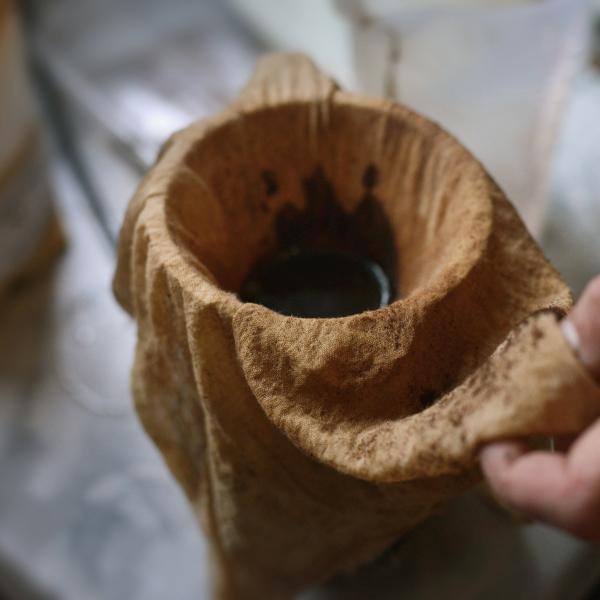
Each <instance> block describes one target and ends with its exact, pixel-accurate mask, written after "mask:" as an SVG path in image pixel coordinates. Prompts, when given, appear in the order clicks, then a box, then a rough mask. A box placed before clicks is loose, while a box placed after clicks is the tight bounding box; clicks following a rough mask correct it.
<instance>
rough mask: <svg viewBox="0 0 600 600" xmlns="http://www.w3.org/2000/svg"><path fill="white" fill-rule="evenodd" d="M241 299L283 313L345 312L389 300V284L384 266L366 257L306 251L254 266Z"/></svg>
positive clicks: (325, 314)
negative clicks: (382, 267)
mask: <svg viewBox="0 0 600 600" xmlns="http://www.w3.org/2000/svg"><path fill="white" fill-rule="evenodd" d="M240 298H241V299H242V300H243V301H244V302H254V303H256V304H262V305H263V306H266V307H268V308H270V309H272V310H274V311H276V312H278V313H281V314H283V315H294V316H297V317H320V318H327V317H344V316H347V315H352V314H356V313H360V312H363V311H365V310H373V309H376V308H381V307H382V306H385V305H386V304H388V303H389V301H390V284H389V281H388V279H387V277H386V275H385V273H384V272H383V270H382V269H381V267H380V266H379V265H378V264H377V263H375V262H373V261H372V260H369V259H367V258H364V257H362V256H359V255H356V254H351V253H347V252H333V251H303V252H300V253H298V254H288V255H283V256H281V257H278V258H276V259H274V260H273V261H271V262H269V263H267V264H264V265H261V266H260V267H258V268H257V269H255V270H254V271H253V272H252V273H251V274H250V276H249V277H248V279H247V280H246V282H245V284H244V286H243V287H242V290H241V292H240Z"/></svg>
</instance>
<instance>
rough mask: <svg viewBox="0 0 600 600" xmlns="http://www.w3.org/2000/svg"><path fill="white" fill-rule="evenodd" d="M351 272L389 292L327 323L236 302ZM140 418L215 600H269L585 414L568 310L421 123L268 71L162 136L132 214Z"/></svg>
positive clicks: (368, 547)
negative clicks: (179, 502)
mask: <svg viewBox="0 0 600 600" xmlns="http://www.w3.org/2000/svg"><path fill="white" fill-rule="evenodd" d="M304 247H307V248H332V247H333V248H338V249H342V250H344V249H349V248H351V249H353V250H354V251H359V252H362V253H364V254H365V255H367V256H369V257H370V258H372V259H374V260H376V261H377V262H379V264H381V265H382V267H383V268H384V269H385V270H386V272H387V274H388V276H389V277H390V278H391V280H392V281H393V283H394V285H395V289H396V292H397V299H396V300H395V301H394V302H393V303H392V304H391V305H390V306H388V307H385V308H383V309H379V310H376V311H369V312H365V313H361V314H358V315H353V316H350V317H344V318H338V319H300V318H296V317H285V316H282V315H278V314H276V313H274V312H272V311H270V310H268V309H266V308H264V307H261V306H258V305H256V304H244V303H242V302H240V301H239V299H238V298H237V296H236V292H237V291H238V290H239V289H240V286H241V285H242V283H243V281H244V278H245V277H246V275H247V274H248V272H249V271H250V269H251V268H252V267H253V265H254V264H256V262H257V261H260V260H262V259H263V258H265V257H268V256H270V255H272V254H273V253H275V252H278V251H280V250H282V249H289V248H304ZM114 288H115V293H116V295H117V298H118V299H119V301H120V303H121V304H122V305H123V306H124V307H125V308H126V309H127V310H128V311H129V312H130V313H131V314H132V315H133V316H134V317H135V319H136V321H137V324H138V344H137V351H136V358H135V364H134V370H133V391H134V396H135V402H136V407H137V410H138V413H139V415H140V418H141V421H142V423H143V424H144V427H145V428H146V430H147V431H148V433H149V435H150V436H151V437H152V438H153V440H154V441H155V443H156V444H157V445H158V447H159V448H160V450H161V452H162V453H163V455H164V457H165V460H166V461H167V463H168V465H169V466H170V468H171V470H172V471H173V473H174V475H175V476H176V477H177V479H178V480H179V481H180V483H181V484H182V486H183V488H184V489H185V491H186V493H187V495H188V497H189V499H190V502H191V503H192V505H193V507H194V509H195V511H196V513H197V515H198V518H199V520H200V522H201V523H202V525H203V527H204V529H205V531H206V533H207V535H208V537H209V538H210V540H211V543H212V548H213V559H214V566H215V589H216V594H217V596H218V597H221V598H258V597H269V598H284V597H289V596H291V595H293V594H294V593H295V592H297V591H299V590H301V589H303V588H305V587H306V586H308V585H310V584H314V583H316V582H319V581H322V580H324V579H326V578H328V577H330V576H331V575H333V574H336V573H340V572H343V571H348V570H350V569H353V568H355V567H356V566H357V565H359V564H361V563H364V562H365V561H369V560H371V559H373V558H375V557H377V556H378V555H379V554H380V553H381V552H383V551H384V550H385V549H386V548H387V547H388V546H389V545H390V544H392V543H393V542H394V541H395V540H396V539H397V538H398V537H399V536H401V535H402V533H404V532H405V531H407V530H408V529H410V528H411V527H413V526H414V525H415V524H417V523H418V522H419V521H421V520H423V519H424V518H426V517H427V516H428V515H429V514H430V513H431V512H432V511H433V510H434V509H435V508H436V507H437V506H439V505H440V503H442V502H443V501H444V500H446V499H448V498H450V497H452V496H455V495H457V494H459V493H461V492H462V491H463V490H465V489H467V488H468V487H469V486H470V485H472V484H473V483H474V482H475V481H477V479H478V477H479V475H478V467H477V460H476V449H477V447H478V446H479V445H480V444H481V443H482V442H484V441H486V440H491V439H498V438H502V437H507V436H513V435H523V436H527V435H533V434H545V435H551V434H559V433H567V432H575V431H579V430H581V429H582V428H583V427H585V426H586V425H587V424H588V423H589V422H590V421H591V420H593V419H594V418H596V417H597V416H598V415H600V391H599V390H598V389H597V388H596V387H595V386H594V384H593V382H592V381H591V379H590V378H589V377H588V376H587V374H586V373H585V372H584V370H583V369H582V368H581V367H580V366H579V364H578V363H577V361H576V359H575V358H574V356H573V355H572V353H571V351H570V349H569V348H568V346H567V344H566V342H565V341H564V339H563V338H562V337H561V333H560V330H559V327H558V324H557V317H560V316H561V315H563V314H564V313H565V312H566V311H567V310H568V308H569V307H570V302H571V300H570V295H569V292H568V290H567V288H566V286H565V285H564V283H563V282H562V281H561V279H560V277H559V275H558V274H557V273H556V271H555V270H554V269H553V268H552V266H551V265H550V264H549V263H548V262H547V261H546V259H545V258H544V257H543V255H542V253H541V251H540V250H539V248H538V247H537V245H536V244H535V242H534V241H533V239H532V238H531V237H530V235H529V234H528V233H527V231H526V229H525V227H524V226H523V224H522V223H521V221H520V219H519V217H518V215H517V214H516V212H515V211H514V209H513V208H512V207H511V205H510V204H509V202H508V201H507V200H506V198H505V197H504V195H503V194H502V192H501V191H500V190H499V189H498V187H497V186H496V185H495V183H494V182H493V181H492V180H491V179H490V177H489V176H488V175H487V174H486V173H485V171H484V170H483V168H482V167H481V165H480V164H479V163H478V162H477V161H476V160H475V159H474V158H473V157H472V156H471V155H470V154H469V153H468V152H467V151H466V150H465V149H464V148H463V147H462V146H461V145H460V144H459V143H458V142H457V141H456V140H454V139H453V138H452V137H450V136H449V135H448V134H447V133H445V132H444V131H443V130H441V129H440V128H439V127H437V126H436V125H435V124H433V123H431V122H429V121H427V120H425V119H423V118H422V117H420V116H418V115H416V114H415V113H413V112H411V111H409V110H407V109H405V108H403V107H401V106H398V105H396V104H393V103H390V102H387V101H383V100H373V99H367V98H361V97H357V96H354V95H350V94H347V93H345V92H343V91H341V90H339V89H338V88H337V86H336V85H335V83H334V82H332V81H331V80H329V79H328V78H327V77H325V76H323V75H322V74H321V73H319V72H318V71H317V70H316V69H315V68H314V66H313V65H312V64H311V63H310V62H309V61H307V60H306V59H304V58H302V57H299V56H274V57H267V58H266V59H264V60H263V61H262V63H260V64H259V66H258V68H257V71H256V74H255V76H254V78H253V80H252V81H251V82H250V84H249V85H248V86H247V87H246V89H245V90H244V91H243V92H242V94H241V95H240V98H239V100H238V101H237V102H236V103H234V104H233V105H232V106H231V107H229V109H227V110H225V111H224V112H223V113H221V114H219V115H217V116H215V117H214V118H212V119H209V120H206V121H202V122H199V123H195V124H193V125H192V126H190V127H189V128H187V129H185V130H183V131H181V132H179V133H177V134H175V135H174V136H173V137H172V138H171V140H170V141H169V142H168V143H167V144H166V145H165V147H164V148H163V151H162V153H161V156H160V157H159V159H158V161H157V163H156V165H155V166H154V168H153V169H152V170H151V171H150V172H149V173H148V175H147V176H146V177H145V179H144V180H143V181H142V183H141V185H140V187H139V189H138V192H137V193H136V195H135V197H134V199H133V200H132V202H131V204H130V207H129V210H128V213H127V216H126V219H125V223H124V226H123V229H122V232H121V238H120V246H119V257H118V268H117V273H116V276H115V282H114Z"/></svg>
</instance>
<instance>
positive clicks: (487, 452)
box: [479, 440, 527, 475]
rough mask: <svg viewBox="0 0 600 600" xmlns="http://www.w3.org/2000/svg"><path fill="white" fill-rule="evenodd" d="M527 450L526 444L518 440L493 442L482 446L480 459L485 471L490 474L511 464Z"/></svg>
mask: <svg viewBox="0 0 600 600" xmlns="http://www.w3.org/2000/svg"><path fill="white" fill-rule="evenodd" d="M526 450H527V449H526V447H525V445H524V444H523V443H521V442H517V441H512V440H509V441H501V442H492V443H490V444H486V445H485V446H483V447H482V448H481V450H480V452H479V460H480V462H481V466H482V468H483V470H484V472H485V473H486V475H488V473H489V472H492V471H497V470H498V469H501V468H504V467H508V466H510V465H511V464H512V463H513V462H514V461H515V460H516V459H517V458H519V457H520V456H522V455H523V454H524V453H525V452H526Z"/></svg>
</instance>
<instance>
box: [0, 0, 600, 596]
mask: <svg viewBox="0 0 600 600" xmlns="http://www.w3.org/2000/svg"><path fill="white" fill-rule="evenodd" d="M274 49H285V50H299V51H302V52H306V53H307V54H309V55H310V56H311V57H312V58H313V59H314V60H315V61H316V62H317V63H318V64H319V65H320V66H321V67H322V68H323V69H324V70H326V71H327V72H329V73H330V74H332V75H334V76H335V77H336V78H337V79H338V81H339V82H340V83H341V84H342V85H343V86H345V87H346V88H348V89H351V90H354V91H358V92H362V93H367V94H374V95H379V96H387V97H390V98H393V99H395V100H398V101H400V102H403V103H405V104H407V105H409V106H411V107H412V108H414V109H416V110H417V111H419V112H422V113H424V114H425V115H427V116H429V117H430V118H433V119H434V120H436V121H438V122H439V123H441V124H442V125H443V126H444V127H446V128H447V129H448V130H449V131H450V132H452V133H453V134H454V135H455V136H457V137H458V138H459V139H460V140H461V141H462V142H463V143H464V144H465V145H466V146H467V147H468V148H469V149H470V150H471V151H472V152H473V153H474V154H475V155H476V156H477V157H478V158H479V159H480V160H481V161H482V162H483V164H484V165H485V166H486V167H487V168H488V170H489V171H490V172H491V174H492V175H493V176H494V177H495V178H496V179H497V181H498V182H499V184H500V185H501V187H502V188H503V189H504V190H505V191H506V192H507V194H508V196H509V198H510V199H511V200H512V201H513V203H514V204H515V205H516V207H517V208H518V210H519V212H520V213H521V215H522V217H523V219H524V220H525V221H526V223H527V225H528V227H529V228H530V230H531V232H532V233H533V235H534V236H535V237H536V238H537V239H538V240H539V241H540V243H541V244H542V246H543V248H544V250H545V252H546V253H547V255H548V256H549V257H550V258H551V260H552V261H553V262H554V264H555V265H556V266H557V267H558V269H559V270H560V271H561V273H562V275H563V277H564V278H565V279H566V281H567V282H568V283H569V285H570V286H571V287H572V288H573V290H574V293H575V294H576V295H577V294H579V293H580V292H581V290H582V287H583V286H584V285H585V282H586V281H587V280H588V279H589V278H590V277H591V276H593V275H594V274H596V273H597V272H598V271H600V234H599V232H600V169H599V168H598V166H599V165H600V2H596V3H594V1H593V0H304V1H301V0H227V1H225V0H169V1H167V0H23V1H22V2H20V3H18V2H10V1H8V0H0V132H1V136H0V475H1V480H0V481H1V484H0V598H7V599H13V598H15V599H20V598H27V599H29V598H57V599H63V598H64V599H73V600H80V599H83V598H85V599H90V600H94V599H96V598H97V599H109V600H112V599H122V598H127V599H130V600H136V599H142V598H143V599H144V600H154V599H156V600H158V599H161V600H162V599H164V598H177V599H182V600H188V599H190V600H191V599H198V598H207V597H209V591H208V590H209V588H208V574H207V571H206V560H205V559H206V548H205V543H204V541H203V538H202V535H201V533H200V532H199V531H198V529H197V527H196V525H195V522H194V520H193V518H192V515H191V513H190V511H189V509H188V507H187V505H186V503H185V501H184V499H183V496H182V494H181V492H180V491H179V489H178V488H177V486H176V485H175V483H174V482H173V480H172V479H171V477H170V475H169V474H168V473H167V471H166V469H165V467H164V465H163V463H162V460H161V458H160V457H159V455H158V453H157V452H156V451H155V449H154V448H153V446H152V445H151V444H150V442H149V441H148V440H147V439H146V437H145V436H144V434H143V432H142V431H141V428H140V426H139V424H138V422H137V420H136V418H135V415H134V414H133V411H132V407H131V400H130V394H129V387H128V385H129V384H128V380H129V369H130V365H131V361H132V354H133V345H134V341H135V330H134V326H133V325H132V323H131V322H130V321H129V319H128V318H127V317H126V316H125V315H124V314H123V313H122V312H121V311H120V309H119V308H118V307H117V306H116V304H115V302H114V300H113V299H112V295H111V292H110V279H111V276H112V270H113V267H114V244H115V240H116V237H117V235H118V229H119V225H120V223H121V221H122V218H123V213H124V210H125V208H126V205H127V203H128V201H129V199H130V197H131V195H132V193H133V191H134V190H135V187H136V185H137V183H138V182H139V180H140V178H141V176H142V175H143V173H144V172H145V171H146V170H147V169H148V168H149V167H150V166H151V165H152V163H153V161H154V158H155V156H156V154H157V151H158V149H159V148H160V145H161V144H162V143H163V142H164V141H165V139H166V138H167V137H168V136H169V135H170V134H171V133H172V132H173V131H175V130H177V129H179V128H181V127H184V126H186V125H187V124H189V123H190V122H191V121H193V120H195V119H197V118H201V117H204V116H207V115H210V114H212V113H214V112H216V111H218V110H219V109H221V108H222V107H224V106H225V105H226V104H227V103H228V102H229V101H231V100H232V99H233V98H234V97H235V95H236V93H237V91H238V90H239V89H240V87H241V86H242V85H243V83H244V82H245V80H246V79H247V78H248V77H249V75H250V72H251V70H252V67H253V65H254V63H255V61H256V59H257V57H258V56H259V55H260V54H261V53H263V52H266V51H269V50H274ZM598 578H600V549H599V548H597V547H595V546H592V545H588V544H583V543H581V542H578V541H576V540H574V539H572V538H570V537H569V536H567V535H565V534H562V533H560V532H557V531H554V530H551V529H549V528H547V527H544V526H542V525H539V524H529V525H527V526H525V527H522V528H516V527H515V526H514V523H513V522H512V521H511V519H510V518H508V517H507V516H506V515H505V514H504V513H502V512H500V511H498V510H497V509H496V508H495V507H494V506H493V505H492V504H491V503H490V502H489V501H488V500H487V499H486V497H485V495H482V494H480V493H478V492H475V493H473V494H469V495H468V496H467V497H465V498H462V499H459V500H457V501H455V502H453V503H452V504H451V505H450V506H449V507H448V509H447V510H446V511H445V512H444V513H443V514H440V515H439V516H436V517H434V518H432V519H431V520H430V521H428V522H427V523H426V524H425V525H424V526H422V527H421V528H419V529H418V530H417V531H415V532H413V533H411V534H410V535H409V536H407V538H406V539H404V540H403V541H401V543H400V544H399V545H398V546H397V547H396V548H394V549H393V550H392V551H391V552H390V553H389V555H388V556H386V557H384V558H383V559H382V560H381V561H380V562H378V563H377V564H376V565H372V566H370V567H367V568H365V569H364V570H362V571H361V572H359V573H357V574H355V575H354V576H352V577H347V578H342V579H339V580H337V581H335V582H332V583H330V584H328V585H327V586H324V587H322V588H320V589H317V590H312V591H310V592H309V593H307V594H306V595H305V597H306V598H307V599H308V598H313V599H317V598H361V599H362V598H396V597H399V596H403V597H408V598H419V599H421V598H432V599H433V598H440V597H460V598H467V599H469V598H473V599H475V598H482V597H484V596H485V597H486V598H498V599H500V598H506V597H508V596H509V595H512V596H513V597H515V598H548V599H550V598H557V599H558V598H565V599H566V598H569V599H573V598H582V599H588V600H589V599H591V598H596V597H599V598H600V590H598V589H597V590H596V591H594V586H595V582H596V581H597V579H598Z"/></svg>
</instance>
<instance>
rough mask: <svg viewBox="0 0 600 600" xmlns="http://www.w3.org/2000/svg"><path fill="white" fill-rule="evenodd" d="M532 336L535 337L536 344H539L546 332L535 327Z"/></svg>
mask: <svg viewBox="0 0 600 600" xmlns="http://www.w3.org/2000/svg"><path fill="white" fill-rule="evenodd" d="M531 335H532V336H533V342H534V344H537V343H538V342H539V341H540V340H541V339H542V338H543V337H544V332H543V331H542V330H541V329H540V328H539V327H534V328H533V330H532V332H531Z"/></svg>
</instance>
